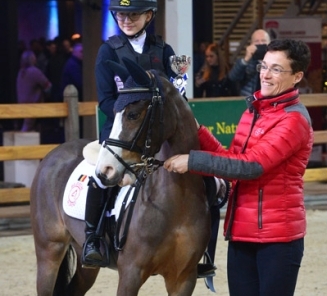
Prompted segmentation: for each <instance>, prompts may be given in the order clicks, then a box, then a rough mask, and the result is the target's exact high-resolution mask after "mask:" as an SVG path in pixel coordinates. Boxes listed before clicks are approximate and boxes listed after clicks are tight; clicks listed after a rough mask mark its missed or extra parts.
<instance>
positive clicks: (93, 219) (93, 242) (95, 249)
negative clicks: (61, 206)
mask: <svg viewBox="0 0 327 296" xmlns="http://www.w3.org/2000/svg"><path fill="white" fill-rule="evenodd" d="M88 185H89V189H88V192H87V197H86V206H85V243H84V248H83V255H82V263H83V265H89V266H92V265H97V263H101V262H102V254H101V252H100V238H99V237H98V236H97V235H96V229H97V227H98V223H99V220H100V217H101V213H102V210H103V204H104V203H103V200H104V198H103V192H104V189H102V188H100V187H98V185H97V184H96V182H95V181H94V179H93V178H92V177H90V181H89V184H88Z"/></svg>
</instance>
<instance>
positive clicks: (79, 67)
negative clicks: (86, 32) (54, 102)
mask: <svg viewBox="0 0 327 296" xmlns="http://www.w3.org/2000/svg"><path fill="white" fill-rule="evenodd" d="M70 84H72V85H74V86H75V87H76V89H77V92H78V101H79V102H82V101H83V45H82V43H76V44H75V45H74V46H73V50H72V55H71V57H70V58H69V59H68V60H67V62H66V64H65V66H64V69H63V72H62V76H61V94H62V95H63V93H64V89H65V87H66V86H67V85H70ZM79 134H80V138H82V137H83V118H82V117H80V118H79Z"/></svg>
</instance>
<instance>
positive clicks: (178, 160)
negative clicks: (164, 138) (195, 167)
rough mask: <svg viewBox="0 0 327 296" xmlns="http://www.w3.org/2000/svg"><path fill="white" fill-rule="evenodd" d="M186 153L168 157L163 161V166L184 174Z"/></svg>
mask: <svg viewBox="0 0 327 296" xmlns="http://www.w3.org/2000/svg"><path fill="white" fill-rule="evenodd" d="M188 158H189V155H188V154H178V155H174V156H172V157H170V158H168V159H167V160H166V161H165V163H164V168H165V169H166V170H167V171H168V172H174V173H180V174H184V173H186V172H187V171H188Z"/></svg>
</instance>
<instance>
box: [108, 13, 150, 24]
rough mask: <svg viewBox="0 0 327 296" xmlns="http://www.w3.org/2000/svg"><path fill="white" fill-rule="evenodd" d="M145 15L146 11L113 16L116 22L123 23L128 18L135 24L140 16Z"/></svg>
mask: <svg viewBox="0 0 327 296" xmlns="http://www.w3.org/2000/svg"><path fill="white" fill-rule="evenodd" d="M144 13H146V11H143V12H119V11H118V12H116V13H115V14H114V15H115V17H116V19H117V20H119V21H121V22H123V21H125V20H126V18H127V17H128V18H129V19H130V20H131V21H132V22H136V21H138V20H139V19H140V17H141V15H142V14H144Z"/></svg>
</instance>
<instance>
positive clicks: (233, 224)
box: [188, 89, 313, 242]
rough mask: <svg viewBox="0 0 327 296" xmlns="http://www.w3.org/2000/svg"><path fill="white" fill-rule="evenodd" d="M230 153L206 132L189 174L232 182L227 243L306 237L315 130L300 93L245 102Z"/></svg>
mask: <svg viewBox="0 0 327 296" xmlns="http://www.w3.org/2000/svg"><path fill="white" fill-rule="evenodd" d="M247 101H248V103H249V104H248V105H249V109H248V110H246V111H245V112H244V113H243V115H242V117H241V120H240V121H239V124H238V127H237V130H236V133H235V136H234V139H233V141H232V143H231V146H230V148H229V149H228V150H226V149H224V148H223V147H222V145H221V144H220V143H219V142H218V141H217V140H216V139H215V138H214V137H213V136H212V134H211V133H210V132H209V131H208V130H207V129H206V128H204V127H201V128H200V129H199V133H198V134H199V138H200V142H201V150H204V151H191V152H190V157H189V163H188V165H189V170H190V171H192V172H196V173H201V174H206V175H215V176H217V177H220V178H227V179H230V180H233V191H232V193H231V196H230V199H229V202H228V208H227V213H226V218H225V225H224V234H225V237H226V239H227V240H233V241H246V242H288V241H291V240H295V239H298V238H301V237H303V236H304V235H305V232H306V220H305V208H304V196H303V179H302V177H303V174H304V172H305V169H306V166H307V163H308V160H309V156H310V153H311V149H312V144H313V131H312V128H311V121H310V117H309V114H308V112H307V110H306V108H305V107H304V106H303V105H302V104H301V103H300V101H299V98H298V91H297V90H295V89H292V90H290V91H288V92H286V93H284V94H281V95H279V96H278V97H273V98H263V97H261V96H260V91H258V92H256V93H255V96H254V97H248V98H247Z"/></svg>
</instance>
